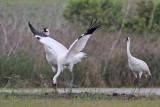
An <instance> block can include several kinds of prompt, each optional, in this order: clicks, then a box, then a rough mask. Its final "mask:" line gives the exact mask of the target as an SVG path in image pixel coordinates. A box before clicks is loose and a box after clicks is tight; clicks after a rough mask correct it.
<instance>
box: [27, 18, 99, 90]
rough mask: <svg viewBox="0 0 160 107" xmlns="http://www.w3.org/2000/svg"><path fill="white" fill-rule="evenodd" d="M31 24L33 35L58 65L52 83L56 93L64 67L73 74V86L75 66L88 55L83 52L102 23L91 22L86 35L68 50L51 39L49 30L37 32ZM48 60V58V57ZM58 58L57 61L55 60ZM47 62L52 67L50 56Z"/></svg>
mask: <svg viewBox="0 0 160 107" xmlns="http://www.w3.org/2000/svg"><path fill="white" fill-rule="evenodd" d="M28 24H29V28H30V30H31V31H32V33H33V34H34V35H35V37H36V38H37V39H38V40H39V41H40V42H41V43H43V44H44V45H45V47H46V48H47V51H48V50H50V52H49V53H51V56H53V59H54V61H55V62H54V63H53V65H55V64H56V65H57V73H56V75H55V76H54V77H53V81H52V85H53V86H54V87H55V91H57V89H56V84H57V78H58V76H59V75H60V73H61V72H63V68H64V67H68V68H69V70H70V71H71V73H72V79H71V86H72V84H73V66H74V64H76V63H78V62H79V61H81V59H82V58H83V57H86V54H85V53H83V52H81V51H82V50H83V48H84V47H85V45H86V43H87V41H88V39H89V38H90V36H91V34H92V33H93V32H94V31H95V30H96V29H98V28H99V27H100V26H101V22H100V21H99V22H97V20H95V21H94V22H93V20H92V21H91V24H90V26H89V28H88V29H87V30H86V32H85V33H83V34H82V35H81V36H80V37H79V38H78V39H76V40H75V41H74V42H73V43H72V44H71V45H70V47H69V49H67V48H66V47H65V46H63V45H62V44H61V43H59V42H57V41H56V40H54V39H52V38H50V37H49V35H48V34H49V30H48V29H47V30H48V33H47V30H46V29H45V30H44V31H46V33H47V34H46V33H45V32H40V31H38V30H36V29H35V28H34V27H33V26H32V25H31V24H30V22H29V23H28ZM46 58H47V56H46ZM55 58H56V60H55ZM47 60H50V61H48V62H49V63H50V65H52V63H51V62H52V58H51V59H50V57H49V56H48V58H47Z"/></svg>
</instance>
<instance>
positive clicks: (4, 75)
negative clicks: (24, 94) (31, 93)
mask: <svg viewBox="0 0 160 107" xmlns="http://www.w3.org/2000/svg"><path fill="white" fill-rule="evenodd" d="M7 1H8V2H10V5H8V4H6V3H4V2H5V1H3V3H0V11H1V14H0V19H1V20H0V32H1V34H0V52H1V54H0V87H14V88H15V87H16V88H22V87H23V88H26V87H27V88H29V87H43V88H44V87H46V88H48V87H51V86H52V85H51V81H52V78H53V75H54V74H53V72H52V70H51V67H50V66H49V64H48V63H47V62H46V59H45V53H44V49H43V45H42V44H40V43H39V42H38V41H37V39H36V38H34V37H33V35H32V33H31V32H30V30H29V28H28V22H29V21H30V22H31V23H32V24H33V25H34V26H35V28H37V29H39V30H42V29H43V27H46V26H47V27H48V28H49V29H50V32H51V37H52V38H54V39H56V40H58V41H59V42H61V43H62V44H64V45H65V46H66V47H69V46H70V44H71V43H72V42H73V41H74V40H75V39H76V38H78V37H79V36H80V35H81V34H82V33H83V32H84V31H85V29H86V28H87V26H88V25H86V26H84V28H82V29H81V28H80V26H75V25H73V24H72V23H69V22H68V21H66V20H64V18H63V17H62V16H61V14H62V11H63V4H64V2H63V3H62V2H61V3H59V2H58V0H53V1H55V3H53V4H52V3H50V4H45V3H44V2H46V3H47V2H48V1H50V0H48V1H41V0H40V1H36V2H35V0H33V2H35V4H37V5H33V4H34V3H32V0H29V1H28V2H31V3H30V4H25V3H24V1H21V2H23V5H21V4H18V3H17V2H19V1H20V0H15V1H14V0H13V1H11V0H7ZM7 1H6V2H7ZM12 2H13V3H12ZM37 2H38V3H37ZM19 3H20V2H19ZM43 3H44V4H43ZM117 35H118V31H117V32H114V33H108V32H103V31H101V29H100V30H97V31H96V32H95V33H94V34H93V36H92V37H91V38H90V39H89V41H88V43H87V45H86V47H85V49H84V52H85V53H86V54H87V56H88V57H87V58H85V59H84V60H82V62H80V63H79V64H77V65H75V67H74V74H75V81H74V84H75V86H76V87H130V86H132V81H133V79H134V75H133V74H132V72H131V71H130V70H129V69H128V65H127V56H126V43H125V42H124V37H125V36H130V37H131V52H132V54H133V55H134V56H136V57H138V58H140V59H143V60H144V61H146V63H147V64H148V65H149V68H150V70H151V73H152V77H153V78H152V79H153V81H152V82H148V81H149V80H148V79H145V78H144V77H142V83H143V82H144V87H146V86H155V87H156V86H157V87H159V86H160V74H159V68H160V54H159V50H160V37H159V34H154V33H153V34H148V33H147V34H136V33H131V34H122V35H121V36H120V38H117ZM64 73H65V77H66V82H65V83H64V82H63V81H62V80H61V77H59V78H58V87H60V86H66V84H67V82H69V79H70V72H68V71H67V72H64Z"/></svg>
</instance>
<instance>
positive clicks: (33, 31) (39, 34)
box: [28, 22, 47, 39]
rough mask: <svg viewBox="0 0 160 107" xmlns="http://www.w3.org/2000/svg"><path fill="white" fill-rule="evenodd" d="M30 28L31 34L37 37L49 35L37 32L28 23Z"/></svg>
mask: <svg viewBox="0 0 160 107" xmlns="http://www.w3.org/2000/svg"><path fill="white" fill-rule="evenodd" d="M28 26H29V28H30V30H31V32H32V33H33V34H34V35H35V36H36V35H37V36H41V37H46V36H47V35H45V34H44V33H43V32H39V31H37V30H36V29H35V28H34V27H33V26H32V25H31V23H30V22H28ZM37 39H39V37H37Z"/></svg>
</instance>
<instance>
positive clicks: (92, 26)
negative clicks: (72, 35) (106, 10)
mask: <svg viewBox="0 0 160 107" xmlns="http://www.w3.org/2000/svg"><path fill="white" fill-rule="evenodd" d="M101 25H102V23H101V21H99V22H97V19H95V21H94V20H93V19H92V21H91V23H90V26H89V28H88V29H87V31H86V32H85V33H84V35H88V34H92V33H93V32H94V31H95V30H96V29H98V28H99V27H101Z"/></svg>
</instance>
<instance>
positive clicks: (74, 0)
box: [63, 0, 122, 31]
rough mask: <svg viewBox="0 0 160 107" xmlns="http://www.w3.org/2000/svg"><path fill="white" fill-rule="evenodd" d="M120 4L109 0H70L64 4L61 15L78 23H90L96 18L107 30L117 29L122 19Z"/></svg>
mask: <svg viewBox="0 0 160 107" xmlns="http://www.w3.org/2000/svg"><path fill="white" fill-rule="evenodd" d="M121 8H122V7H121V5H120V4H114V3H113V2H112V1H110V0H97V1H95V0H70V1H69V2H68V4H67V5H66V7H65V9H64V12H63V16H64V18H65V19H67V20H69V21H71V22H74V23H78V24H81V23H82V24H86V23H90V21H91V20H92V19H93V18H98V20H101V21H102V22H103V24H104V26H106V28H107V30H109V31H112V30H115V29H118V28H119V26H120V24H121V21H122V17H121V16H122V14H121V13H122V12H121Z"/></svg>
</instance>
